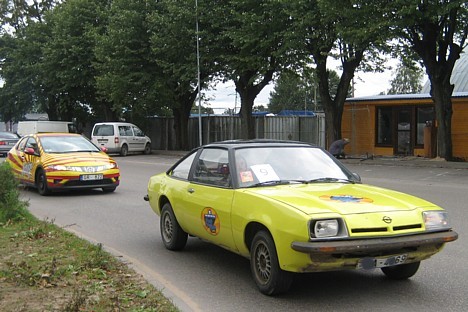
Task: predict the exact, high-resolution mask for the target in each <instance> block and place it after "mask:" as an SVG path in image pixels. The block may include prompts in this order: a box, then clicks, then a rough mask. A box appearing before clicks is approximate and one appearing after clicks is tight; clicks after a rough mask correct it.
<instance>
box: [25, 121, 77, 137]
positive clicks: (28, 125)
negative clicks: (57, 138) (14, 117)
mask: <svg viewBox="0 0 468 312" xmlns="http://www.w3.org/2000/svg"><path fill="white" fill-rule="evenodd" d="M16 132H17V133H18V134H19V135H20V136H24V135H26V134H33V133H44V132H69V133H76V132H77V131H76V127H75V125H74V124H73V122H71V121H54V120H37V121H36V120H34V121H20V122H18V130H17V131H16Z"/></svg>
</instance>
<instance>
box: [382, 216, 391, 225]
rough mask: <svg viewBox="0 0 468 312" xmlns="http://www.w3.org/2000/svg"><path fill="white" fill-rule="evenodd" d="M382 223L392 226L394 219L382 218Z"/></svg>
mask: <svg viewBox="0 0 468 312" xmlns="http://www.w3.org/2000/svg"><path fill="white" fill-rule="evenodd" d="M382 221H383V222H385V223H387V224H390V223H392V218H390V217H387V216H385V217H383V218H382Z"/></svg>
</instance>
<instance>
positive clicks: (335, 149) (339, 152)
mask: <svg viewBox="0 0 468 312" xmlns="http://www.w3.org/2000/svg"><path fill="white" fill-rule="evenodd" d="M348 143H349V139H348V138H343V139H340V140H336V141H334V142H333V143H332V144H331V145H330V148H329V149H328V151H329V152H330V154H332V155H333V156H335V157H336V158H338V159H340V158H346V155H345V152H344V148H345V146H346V144H348Z"/></svg>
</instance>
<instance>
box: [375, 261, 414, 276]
mask: <svg viewBox="0 0 468 312" xmlns="http://www.w3.org/2000/svg"><path fill="white" fill-rule="evenodd" d="M420 264H421V262H420V261H418V262H413V263H408V264H400V265H395V266H390V267H385V268H382V269H381V270H382V272H383V273H384V274H385V275H386V276H387V277H388V278H389V279H392V280H404V279H408V278H410V277H411V276H413V275H414V274H416V272H418V269H419V265H420Z"/></svg>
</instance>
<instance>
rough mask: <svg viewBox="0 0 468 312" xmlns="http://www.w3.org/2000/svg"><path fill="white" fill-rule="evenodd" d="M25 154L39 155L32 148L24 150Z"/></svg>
mask: <svg viewBox="0 0 468 312" xmlns="http://www.w3.org/2000/svg"><path fill="white" fill-rule="evenodd" d="M24 152H25V153H26V154H28V155H37V154H36V152H35V151H34V148H32V147H26V149H25V150H24Z"/></svg>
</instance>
